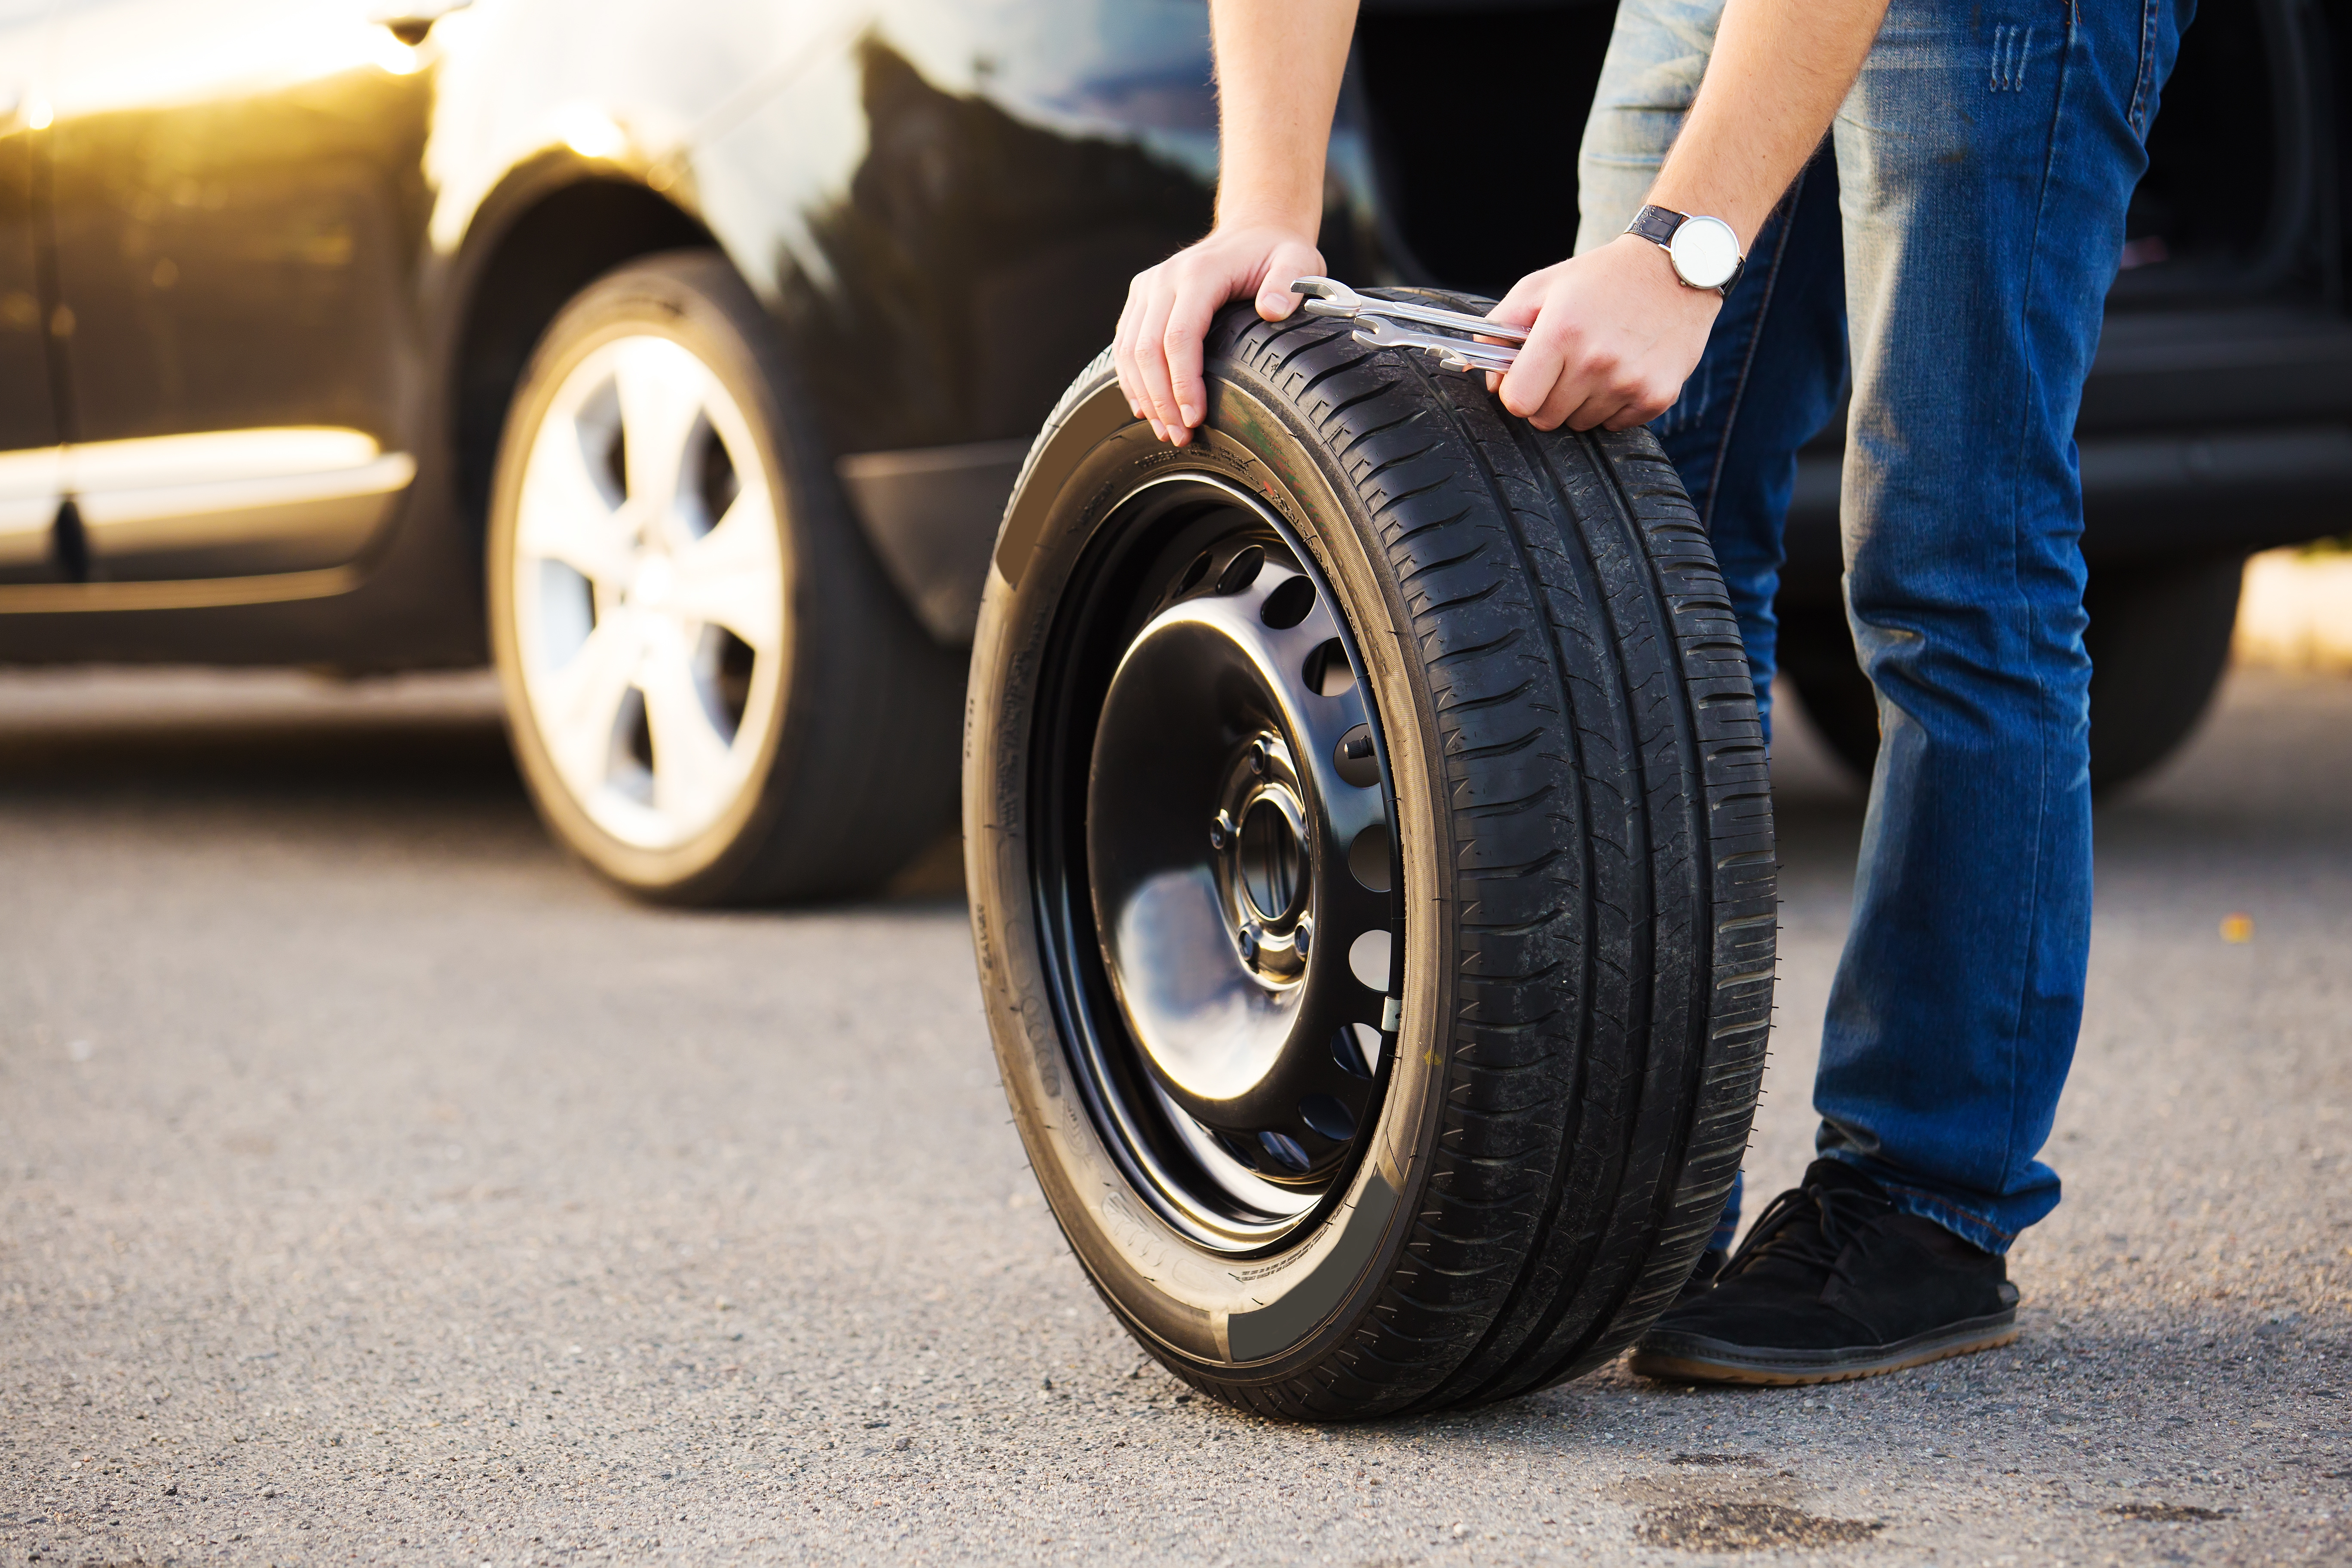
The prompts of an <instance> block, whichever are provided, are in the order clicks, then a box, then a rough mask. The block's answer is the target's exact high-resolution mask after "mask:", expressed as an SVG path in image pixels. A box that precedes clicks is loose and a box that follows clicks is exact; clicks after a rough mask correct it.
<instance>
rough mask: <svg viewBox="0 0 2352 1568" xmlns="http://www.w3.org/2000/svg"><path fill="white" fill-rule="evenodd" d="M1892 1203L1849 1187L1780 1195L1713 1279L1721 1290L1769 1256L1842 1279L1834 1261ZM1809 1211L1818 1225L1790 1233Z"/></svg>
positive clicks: (1806, 1189)
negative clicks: (1814, 1215)
mask: <svg viewBox="0 0 2352 1568" xmlns="http://www.w3.org/2000/svg"><path fill="white" fill-rule="evenodd" d="M1892 1206H1893V1205H1890V1204H1888V1203H1887V1201H1886V1200H1885V1198H1882V1197H1878V1196H1875V1195H1874V1194H1870V1193H1865V1192H1858V1191H1856V1190H1855V1189H1853V1188H1852V1187H1832V1186H1828V1185H1807V1186H1802V1187H1794V1188H1791V1189H1790V1190H1789V1191H1788V1192H1785V1193H1782V1194H1780V1196H1779V1197H1777V1198H1774V1199H1773V1200H1772V1201H1771V1202H1770V1203H1769V1204H1768V1205H1765V1209H1764V1212H1763V1213H1762V1214H1760V1215H1757V1216H1756V1224H1755V1226H1753V1227H1752V1228H1751V1229H1750V1230H1749V1231H1748V1239H1746V1240H1745V1241H1743V1242H1741V1243H1740V1244H1739V1250H1738V1251H1737V1252H1735V1253H1733V1254H1732V1255H1731V1258H1730V1260H1729V1261H1728V1262H1727V1263H1726V1264H1724V1266H1723V1272H1722V1273H1720V1274H1718V1275H1717V1276H1716V1283H1717V1285H1718V1286H1719V1285H1721V1284H1722V1283H1723V1282H1724V1281H1725V1280H1727V1279H1731V1278H1732V1277H1733V1276H1734V1275H1737V1274H1738V1273H1739V1272H1740V1271H1741V1270H1743V1269H1745V1268H1748V1267H1749V1266H1750V1265H1752V1264H1755V1263H1759V1262H1761V1261H1762V1260H1763V1258H1764V1257H1765V1255H1766V1254H1767V1253H1777V1254H1779V1255H1780V1257H1783V1258H1789V1259H1790V1260H1792V1261H1794V1262H1797V1263H1809V1264H1811V1265H1812V1266H1813V1267H1814V1268H1819V1269H1821V1270H1822V1272H1824V1273H1826V1274H1829V1275H1831V1276H1832V1277H1841V1278H1842V1277H1843V1275H1844V1272H1845V1271H1844V1270H1843V1268H1840V1267H1839V1264H1838V1259H1839V1258H1841V1257H1842V1256H1843V1254H1844V1252H1845V1249H1846V1243H1847V1242H1848V1241H1849V1240H1851V1239H1852V1238H1853V1237H1854V1235H1855V1234H1856V1233H1857V1232H1859V1230H1860V1229H1861V1227H1862V1226H1864V1225H1866V1224H1868V1223H1869V1222H1870V1221H1871V1220H1873V1219H1875V1218H1876V1217H1878V1215H1882V1214H1884V1213H1885V1212H1887V1211H1888V1210H1889V1209H1890V1208H1891V1207H1892ZM1808 1207H1811V1209H1813V1210H1814V1211H1816V1212H1817V1213H1819V1214H1820V1215H1821V1227H1820V1228H1819V1229H1818V1230H1816V1231H1814V1232H1812V1233H1811V1234H1808V1233H1806V1232H1805V1231H1802V1230H1796V1231H1794V1232H1793V1233H1792V1232H1791V1230H1790V1227H1791V1226H1794V1225H1795V1224H1796V1222H1797V1221H1798V1220H1799V1219H1801V1218H1802V1217H1803V1215H1804V1212H1805V1210H1806V1209H1807V1208H1808Z"/></svg>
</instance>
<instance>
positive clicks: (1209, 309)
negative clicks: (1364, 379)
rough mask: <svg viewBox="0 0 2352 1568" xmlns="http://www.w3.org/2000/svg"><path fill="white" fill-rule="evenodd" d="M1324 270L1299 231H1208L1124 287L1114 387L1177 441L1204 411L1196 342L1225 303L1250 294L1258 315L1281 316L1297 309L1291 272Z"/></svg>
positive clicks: (1114, 345) (1264, 227)
mask: <svg viewBox="0 0 2352 1568" xmlns="http://www.w3.org/2000/svg"><path fill="white" fill-rule="evenodd" d="M1322 270H1323V253H1322V252H1321V251H1319V250H1318V249H1316V248H1315V242H1314V238H1313V237H1312V236H1311V235H1309V236H1307V237H1300V236H1299V235H1297V234H1296V233H1293V232H1290V231H1289V230H1287V229H1285V228H1282V227H1280V226H1275V225H1270V224H1260V225H1253V226H1240V227H1232V228H1224V227H1220V228H1217V229H1214V230H1212V231H1211V232H1210V234H1209V237H1207V238H1205V239H1202V240H1201V241H1199V242H1198V243H1197V244H1193V245H1189V246H1186V247H1184V248H1183V249H1181V250H1180V251H1178V252H1177V253H1176V254H1175V255H1173V256H1171V257H1170V258H1168V259H1167V260H1165V261H1163V262H1161V263H1160V265H1159V266H1157V267H1154V268H1150V270H1149V271H1145V272H1139V273H1137V274H1136V275H1135V281H1134V282H1132V283H1130V284H1129V285H1128V289H1127V308H1126V309H1125V310H1121V311H1120V312H1119V317H1118V335H1117V336H1116V337H1114V338H1113V339H1112V340H1111V363H1114V364H1116V365H1117V366H1118V385H1119V390H1120V391H1121V392H1123V393H1125V394H1126V395H1127V405H1128V407H1129V410H1131V411H1132V412H1133V413H1134V415H1135V416H1136V417H1137V418H1139V419H1148V420H1150V422H1151V433H1152V434H1153V435H1155V436H1157V437H1160V439H1161V440H1163V441H1169V442H1172V443H1174V444H1175V445H1176V446H1179V447H1181V446H1183V445H1184V444H1185V443H1186V442H1188V441H1190V440H1191V439H1192V430H1193V427H1194V426H1197V425H1199V424H1200V423H1201V421H1202V418H1203V417H1205V416H1207V413H1208V393H1207V387H1206V384H1205V383H1204V382H1203V381H1202V375H1201V342H1202V339H1204V338H1206V337H1207V336H1208V335H1209V322H1210V321H1211V320H1212V319H1213V317H1214V316H1215V315H1216V313H1217V311H1218V310H1219V309H1220V308H1221V307H1223V305H1224V304H1225V302H1226V301H1227V300H1244V299H1248V298H1250V297H1252V296H1255V298H1256V300H1257V313H1258V314H1259V315H1261V316H1263V317H1265V319H1266V320H1267V321H1281V320H1283V319H1284V318H1285V317H1286V316H1288V315H1289V314H1290V312H1291V311H1293V310H1297V308H1298V296H1297V295H1296V294H1294V293H1292V292H1291V291H1290V282H1291V279H1294V278H1305V277H1308V276H1310V275H1313V274H1317V273H1319V272H1321V271H1322Z"/></svg>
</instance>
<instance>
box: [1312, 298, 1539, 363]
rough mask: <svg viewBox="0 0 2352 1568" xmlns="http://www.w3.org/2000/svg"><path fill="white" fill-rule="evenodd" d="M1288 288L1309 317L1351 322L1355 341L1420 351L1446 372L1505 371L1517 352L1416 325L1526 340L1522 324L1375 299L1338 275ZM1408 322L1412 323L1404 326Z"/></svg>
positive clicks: (1379, 346) (1525, 331) (1421, 305)
mask: <svg viewBox="0 0 2352 1568" xmlns="http://www.w3.org/2000/svg"><path fill="white" fill-rule="evenodd" d="M1290 290H1291V292H1292V293H1294V294H1304V295H1306V296H1307V314H1308V315H1311V316H1328V317H1331V318H1333V319H1335V320H1339V321H1353V322H1355V323H1356V341H1357V342H1360V343H1365V344H1369V345H1370V346H1371V347H1373V348H1383V349H1419V350H1421V351H1422V352H1423V353H1427V354H1429V355H1431V356H1432V357H1433V358H1434V359H1435V360H1436V361H1437V363H1439V364H1441V365H1444V367H1445V368H1446V369H1448V370H1458V371H1464V372H1467V373H1470V374H1476V373H1477V372H1480V371H1488V370H1491V371H1498V372H1499V371H1507V370H1508V369H1510V368H1511V363H1512V362H1513V361H1514V360H1516V359H1517V358H1518V357H1519V352H1518V350H1517V349H1516V348H1507V347H1505V346H1504V345H1503V344H1502V343H1482V342H1474V341H1473V340H1472V339H1471V338H1470V337H1468V336H1466V335H1465V336H1463V337H1452V336H1447V335H1444V333H1439V332H1429V331H1415V330H1414V328H1415V327H1440V328H1443V329H1444V331H1445V333H1452V332H1461V333H1465V334H1468V333H1475V334H1477V335H1478V336H1479V337H1486V338H1501V339H1503V340H1504V341H1505V342H1508V343H1523V342H1527V339H1528V330H1527V329H1526V328H1525V327H1514V326H1508V325H1507V324H1505V323H1504V322H1501V321H1488V320H1486V318H1485V317H1483V316H1471V315H1465V314H1464V313H1463V312H1462V311H1460V310H1445V309H1443V308H1442V307H1440V306H1436V305H1423V304H1418V303H1416V302H1414V301H1412V300H1375V299H1372V298H1371V297H1370V296H1369V295H1364V294H1359V293H1357V292H1356V291H1355V290H1354V289H1350V288H1349V287H1348V286H1347V285H1346V284H1345V283H1342V282H1339V280H1338V279H1331V278H1299V279H1293V280H1292V282H1291V285H1290ZM1407 322H1412V323H1413V325H1412V326H1408V325H1406V324H1405V323H1407Z"/></svg>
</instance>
